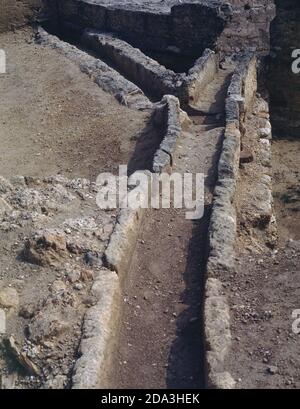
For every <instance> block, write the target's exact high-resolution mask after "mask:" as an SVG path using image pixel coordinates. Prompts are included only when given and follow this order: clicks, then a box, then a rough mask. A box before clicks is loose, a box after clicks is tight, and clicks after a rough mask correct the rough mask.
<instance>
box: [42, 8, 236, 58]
mask: <svg viewBox="0 0 300 409" xmlns="http://www.w3.org/2000/svg"><path fill="white" fill-rule="evenodd" d="M47 2H48V4H49V5H50V6H51V5H52V7H53V8H54V7H55V6H56V4H57V3H56V1H54V0H47ZM124 3H125V4H124V6H122V4H117V3H116V2H113V1H111V2H105V3H103V2H97V3H92V2H89V1H87V0H84V1H79V0H60V2H59V19H60V21H63V22H65V23H66V22H71V23H72V24H75V25H78V26H80V27H82V28H86V27H90V28H94V29H97V30H103V31H106V32H114V33H117V34H118V35H119V36H120V37H121V38H122V39H124V40H126V41H128V42H129V43H131V44H133V45H134V46H136V47H139V48H142V49H149V50H153V51H170V52H175V53H180V54H182V55H189V56H190V55H192V56H195V57H196V58H197V57H199V55H201V54H202V52H203V51H204V49H205V48H213V47H214V45H215V43H216V41H217V39H218V37H219V35H220V34H221V32H222V31H223V30H224V27H225V25H226V23H227V21H228V20H229V19H230V8H228V7H227V6H226V5H224V3H223V2H218V1H215V2H213V3H211V2H206V1H201V0H199V1H195V2H194V3H192V4H180V5H175V6H173V7H172V8H171V9H169V10H168V9H167V10H166V9H164V8H162V6H158V7H157V9H156V8H153V9H152V10H151V11H149V10H147V9H145V10H143V9H141V8H139V7H136V8H133V6H132V7H125V6H126V2H124ZM162 4H163V3H162Z"/></svg>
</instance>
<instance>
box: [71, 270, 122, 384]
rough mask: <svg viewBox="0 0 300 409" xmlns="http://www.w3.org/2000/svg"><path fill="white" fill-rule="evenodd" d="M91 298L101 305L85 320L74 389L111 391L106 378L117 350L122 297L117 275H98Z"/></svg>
mask: <svg viewBox="0 0 300 409" xmlns="http://www.w3.org/2000/svg"><path fill="white" fill-rule="evenodd" d="M92 295H93V296H94V297H96V299H97V300H98V301H97V304H96V305H95V306H93V307H91V308H90V309H89V310H88V311H87V313H86V316H85V320H84V326H83V337H82V340H81V344H80V353H81V357H80V358H79V359H78V360H77V362H76V365H75V369H74V375H73V379H72V381H73V389H99V388H105V387H108V385H107V376H108V373H109V368H110V359H111V352H112V351H113V350H114V346H115V345H114V342H115V341H114V339H115V335H116V330H117V327H118V319H119V307H120V305H119V303H120V297H121V294H120V283H119V278H118V275H117V274H116V273H115V272H113V271H109V270H102V271H100V272H99V273H97V276H96V278H95V281H94V284H93V287H92Z"/></svg>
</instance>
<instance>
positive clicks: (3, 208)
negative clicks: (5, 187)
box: [0, 197, 12, 216]
mask: <svg viewBox="0 0 300 409" xmlns="http://www.w3.org/2000/svg"><path fill="white" fill-rule="evenodd" d="M11 211H12V207H11V206H10V205H9V204H8V203H7V202H6V201H5V200H4V199H2V197H0V216H2V215H3V214H4V213H8V212H11Z"/></svg>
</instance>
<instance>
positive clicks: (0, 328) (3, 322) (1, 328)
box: [0, 309, 6, 335]
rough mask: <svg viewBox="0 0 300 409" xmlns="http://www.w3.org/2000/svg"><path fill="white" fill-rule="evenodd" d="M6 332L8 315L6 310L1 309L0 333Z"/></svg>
mask: <svg viewBox="0 0 300 409" xmlns="http://www.w3.org/2000/svg"><path fill="white" fill-rule="evenodd" d="M5 333H6V315H5V311H4V310H2V309H0V335H3V334H5Z"/></svg>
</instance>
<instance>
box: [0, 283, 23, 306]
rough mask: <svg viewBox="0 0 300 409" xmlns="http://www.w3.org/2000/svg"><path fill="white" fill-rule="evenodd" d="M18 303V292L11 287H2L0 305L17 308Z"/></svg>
mask: <svg viewBox="0 0 300 409" xmlns="http://www.w3.org/2000/svg"><path fill="white" fill-rule="evenodd" d="M18 305H19V295H18V292H17V291H16V290H15V289H14V288H11V287H5V288H2V290H1V291H0V306H1V307H4V308H17V307H18Z"/></svg>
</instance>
